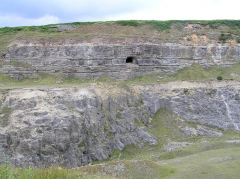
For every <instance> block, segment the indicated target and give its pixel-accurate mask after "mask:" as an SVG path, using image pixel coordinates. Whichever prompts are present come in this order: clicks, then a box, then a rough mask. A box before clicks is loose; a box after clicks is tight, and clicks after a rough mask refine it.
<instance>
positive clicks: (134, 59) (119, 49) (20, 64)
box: [0, 41, 240, 79]
mask: <svg viewBox="0 0 240 179" xmlns="http://www.w3.org/2000/svg"><path fill="white" fill-rule="evenodd" d="M239 61H240V46H238V45H231V44H217V43H216V44H208V45H203V46H202V45H198V46H195V45H194V46H193V45H183V44H176V43H160V44H149V43H147V44H144V43H142V44H134V43H132V44H126V45H123V44H109V45H108V44H94V43H93V44H89V43H74V44H72V43H68V42H63V44H59V43H57V42H55V43H47V41H46V42H42V43H39V42H36V43H29V42H26V41H17V42H16V43H14V42H13V43H12V44H11V45H10V46H9V47H8V52H7V54H6V55H5V59H4V62H5V63H4V64H3V65H2V68H1V69H0V70H1V72H2V73H3V74H5V75H8V76H11V77H14V78H16V79H22V78H26V77H28V78H33V77H35V78H36V77H38V76H39V74H41V73H46V74H64V75H65V76H66V77H67V78H72V77H78V78H99V77H103V76H109V77H114V78H121V79H128V78H132V77H135V76H140V75H145V74H153V73H164V74H173V73H176V72H177V71H178V70H179V69H182V68H184V67H187V66H191V65H192V64H193V63H199V64H201V65H202V66H204V67H206V66H213V65H219V66H230V65H232V64H235V63H237V62H239Z"/></svg>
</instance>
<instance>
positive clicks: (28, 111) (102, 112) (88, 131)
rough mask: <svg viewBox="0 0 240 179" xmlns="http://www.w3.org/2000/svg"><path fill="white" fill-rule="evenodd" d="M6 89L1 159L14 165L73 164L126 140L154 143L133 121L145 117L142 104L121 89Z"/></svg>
mask: <svg viewBox="0 0 240 179" xmlns="http://www.w3.org/2000/svg"><path fill="white" fill-rule="evenodd" d="M5 95H6V98H5V100H4V101H3V104H2V105H1V107H8V108H10V109H12V110H11V112H9V113H10V114H9V118H8V125H6V126H0V151H2V152H1V155H0V161H3V160H4V159H5V157H4V155H6V156H8V159H9V162H10V163H11V164H13V165H16V166H45V165H62V166H65V167H76V166H82V165H86V164H88V163H89V162H91V161H93V160H102V159H106V158H108V157H109V156H111V154H112V152H113V151H114V150H115V149H119V150H122V149H123V148H124V147H125V146H127V145H130V144H137V143H142V144H150V145H155V144H157V139H156V138H155V137H154V136H153V135H151V134H149V133H148V132H147V130H146V128H144V127H137V126H135V125H134V119H135V118H137V119H139V120H143V121H144V122H147V121H148V118H147V116H146V115H145V114H144V112H145V113H147V110H146V109H145V107H144V106H143V105H142V104H140V100H138V99H136V98H135V97H134V96H133V95H130V94H127V93H126V92H125V94H122V95H119V96H116V97H114V96H105V97H101V96H102V95H101V96H100V95H99V94H97V92H96V91H94V90H93V89H91V88H90V89H87V88H63V89H61V88H50V89H19V90H11V91H10V92H9V93H7V94H5ZM139 109H141V110H142V111H141V112H136V111H138V110H139ZM119 114H120V115H119ZM1 120H2V119H1Z"/></svg>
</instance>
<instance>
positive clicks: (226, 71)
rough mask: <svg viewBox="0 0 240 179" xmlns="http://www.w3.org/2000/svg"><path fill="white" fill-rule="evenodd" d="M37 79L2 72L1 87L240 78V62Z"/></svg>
mask: <svg viewBox="0 0 240 179" xmlns="http://www.w3.org/2000/svg"><path fill="white" fill-rule="evenodd" d="M40 76H41V77H40V78H37V79H24V80H20V81H18V80H15V79H12V78H10V77H7V76H4V75H2V74H0V89H9V88H10V89H11V88H19V87H29V86H77V85H83V84H89V83H108V84H119V85H120V86H126V85H131V84H139V85H145V84H157V83H166V82H170V81H178V80H181V81H206V80H216V79H217V78H218V77H220V76H221V77H222V78H223V79H224V80H230V79H231V80H239V79H240V63H237V64H235V65H233V66H231V67H218V66H213V67H209V68H204V67H202V66H201V65H199V64H193V65H192V66H190V67H185V68H183V69H181V70H179V72H178V73H176V74H174V75H170V76H166V75H164V74H153V75H145V76H139V77H135V78H132V79H129V80H125V81H123V80H117V79H113V78H109V77H103V78H99V79H76V78H71V79H67V78H65V77H64V75H63V74H57V75H47V74H41V75H40Z"/></svg>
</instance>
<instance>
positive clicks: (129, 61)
mask: <svg viewBox="0 0 240 179" xmlns="http://www.w3.org/2000/svg"><path fill="white" fill-rule="evenodd" d="M133 61H134V57H127V58H126V63H133Z"/></svg>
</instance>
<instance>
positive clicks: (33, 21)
mask: <svg viewBox="0 0 240 179" xmlns="http://www.w3.org/2000/svg"><path fill="white" fill-rule="evenodd" d="M0 22H1V24H8V26H29V25H45V24H56V23H59V22H60V20H59V18H58V17H55V16H50V15H45V16H42V17H40V18H24V17H20V16H17V15H4V16H0ZM1 24H0V26H3V25H1Z"/></svg>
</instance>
